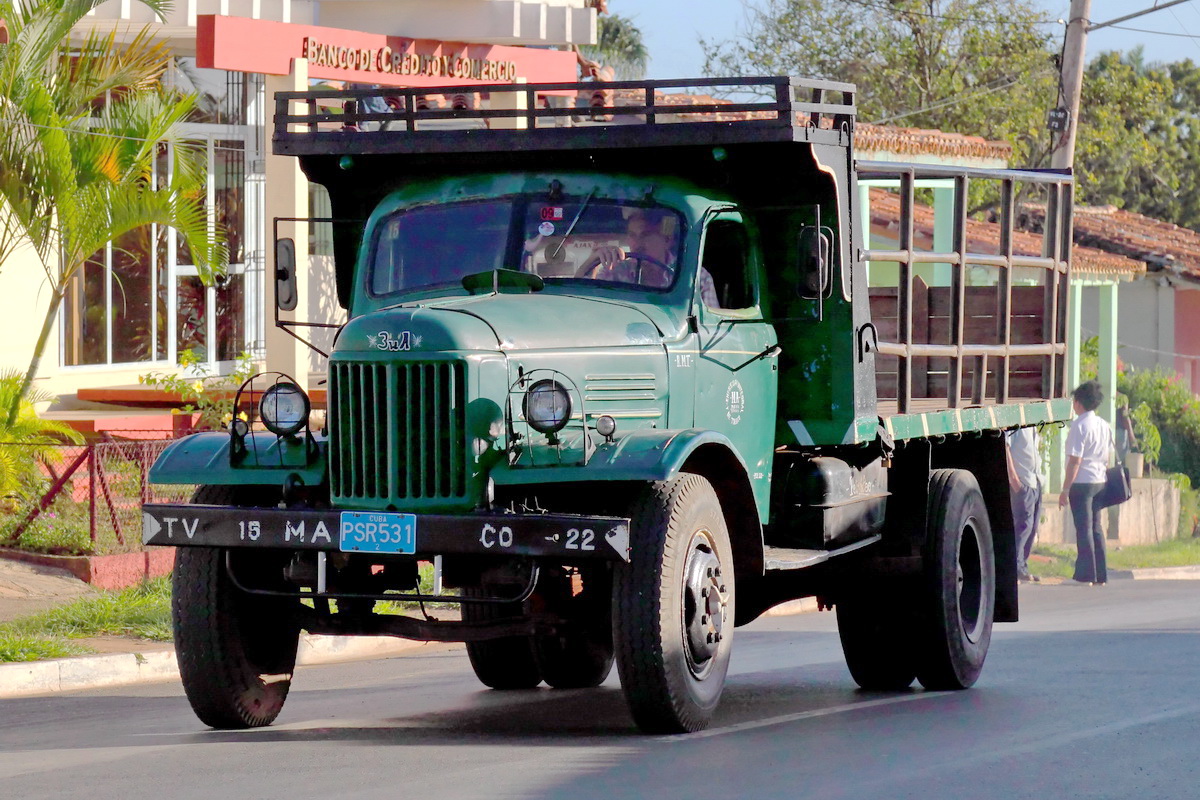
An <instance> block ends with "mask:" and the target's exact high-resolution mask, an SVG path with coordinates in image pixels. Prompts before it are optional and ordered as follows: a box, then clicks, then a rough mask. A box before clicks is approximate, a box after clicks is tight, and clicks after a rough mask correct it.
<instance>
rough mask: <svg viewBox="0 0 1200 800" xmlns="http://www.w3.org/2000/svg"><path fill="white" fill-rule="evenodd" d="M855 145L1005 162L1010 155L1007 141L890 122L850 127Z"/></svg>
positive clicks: (875, 148) (896, 151)
mask: <svg viewBox="0 0 1200 800" xmlns="http://www.w3.org/2000/svg"><path fill="white" fill-rule="evenodd" d="M854 132H855V137H856V141H855V146H856V147H857V148H858V149H859V150H875V151H882V152H887V153H895V154H896V155H934V156H944V157H947V158H963V157H969V158H995V159H1000V160H1002V161H1007V160H1008V159H1009V158H1011V157H1012V145H1011V144H1009V143H1008V142H992V141H988V140H987V139H985V138H983V137H982V136H966V135H964V134H961V133H946V132H945V131H939V130H926V129H923V128H897V127H893V126H891V125H870V124H868V123H865V122H860V123H858V124H857V125H855V126H854Z"/></svg>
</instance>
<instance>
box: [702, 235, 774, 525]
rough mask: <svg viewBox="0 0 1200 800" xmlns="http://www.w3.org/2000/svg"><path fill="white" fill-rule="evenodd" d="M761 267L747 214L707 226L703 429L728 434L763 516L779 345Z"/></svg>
mask: <svg viewBox="0 0 1200 800" xmlns="http://www.w3.org/2000/svg"><path fill="white" fill-rule="evenodd" d="M760 283H761V263H760V261H759V258H758V255H757V248H756V247H755V246H754V241H753V237H752V231H751V230H750V229H749V227H748V226H747V225H746V224H745V222H744V220H743V219H742V215H741V214H739V213H736V212H722V213H720V214H717V215H715V216H713V217H712V218H711V219H710V220H709V221H708V223H707V225H706V226H705V230H704V237H703V241H702V243H701V249H700V266H699V269H698V270H697V273H696V287H695V291H696V298H695V306H694V307H695V308H696V309H697V312H698V313H697V315H696V316H697V327H698V329H699V335H698V343H697V344H698V346H697V357H696V366H695V370H696V409H695V421H696V422H695V424H696V427H697V428H706V429H710V430H714V431H720V432H721V433H724V434H725V435H726V436H728V437H729V439H730V440H731V441H732V442H733V444H734V446H735V447H736V448H737V450H738V452H739V453H740V454H741V456H742V458H743V460H744V461H745V462H746V468H747V470H748V471H749V473H750V481H751V485H752V486H753V487H754V495H755V498H756V499H757V501H758V507H759V509H760V512H761V513H765V511H766V508H767V501H768V498H769V495H770V485H771V465H772V462H773V456H774V449H775V401H776V392H777V391H778V382H779V372H778V359H777V358H776V357H775V356H777V355H778V349H777V347H776V345H777V342H778V340H777V339H776V337H775V329H774V328H773V327H772V326H771V325H770V324H768V323H767V322H766V321H765V320H764V319H763V314H762V307H761V302H760Z"/></svg>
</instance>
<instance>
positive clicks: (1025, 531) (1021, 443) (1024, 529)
mask: <svg viewBox="0 0 1200 800" xmlns="http://www.w3.org/2000/svg"><path fill="white" fill-rule="evenodd" d="M1004 438H1005V444H1006V446H1007V447H1006V452H1007V455H1008V485H1009V488H1010V489H1011V490H1012V491H1011V493H1010V494H1009V499H1010V501H1011V503H1012V515H1013V533H1014V534H1015V536H1016V545H1017V580H1020V581H1025V582H1030V581H1037V578H1036V577H1034V576H1033V575H1031V574H1030V572H1029V556H1030V554H1031V553H1032V552H1033V542H1034V539H1036V538H1037V530H1038V522H1039V521H1040V519H1041V516H1042V474H1041V473H1042V470H1041V466H1042V455H1041V452H1040V450H1039V444H1040V443H1039V441H1038V432H1037V428H1033V427H1030V428H1017V429H1016V430H1012V431H1008V432H1006V433H1005V436H1004Z"/></svg>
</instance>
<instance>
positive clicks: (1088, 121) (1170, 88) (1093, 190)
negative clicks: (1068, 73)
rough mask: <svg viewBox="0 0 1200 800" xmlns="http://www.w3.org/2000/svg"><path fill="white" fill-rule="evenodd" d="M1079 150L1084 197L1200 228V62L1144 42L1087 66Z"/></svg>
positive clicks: (1077, 164)
mask: <svg viewBox="0 0 1200 800" xmlns="http://www.w3.org/2000/svg"><path fill="white" fill-rule="evenodd" d="M1079 119H1080V136H1079V143H1078V146H1077V148H1076V160H1075V164H1076V169H1077V171H1078V175H1079V197H1080V199H1081V200H1082V201H1083V202H1086V203H1090V204H1095V205H1107V204H1112V205H1115V206H1118V207H1121V208H1127V209H1129V210H1130V211H1136V212H1138V213H1140V214H1145V215H1147V216H1150V217H1154V218H1156V219H1164V220H1168V221H1170V222H1174V223H1176V224H1177V225H1183V226H1186V227H1190V228H1194V229H1198V230H1200V140H1197V137H1196V135H1195V133H1196V131H1197V130H1198V129H1200V67H1197V65H1196V64H1194V63H1193V62H1192V61H1191V60H1190V59H1188V60H1184V61H1179V62H1175V63H1171V64H1157V63H1147V62H1146V60H1145V57H1144V54H1143V52H1142V50H1141V49H1140V48H1137V49H1134V50H1132V51H1130V52H1128V53H1112V52H1109V53H1101V54H1100V55H1098V56H1096V57H1095V58H1094V59H1092V61H1091V62H1090V63H1089V64H1088V67H1087V71H1086V73H1085V77H1084V88H1083V97H1082V102H1081V108H1080V115H1079Z"/></svg>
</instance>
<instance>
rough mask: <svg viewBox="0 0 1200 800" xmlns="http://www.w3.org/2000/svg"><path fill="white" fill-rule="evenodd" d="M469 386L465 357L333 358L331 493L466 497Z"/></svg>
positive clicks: (338, 497) (396, 497)
mask: <svg viewBox="0 0 1200 800" xmlns="http://www.w3.org/2000/svg"><path fill="white" fill-rule="evenodd" d="M465 385H466V381H465V378H464V369H463V364H462V362H460V361H433V362H411V363H402V364H376V363H344V362H342V363H331V364H330V365H329V414H330V420H329V467H330V469H329V471H330V488H331V489H332V492H333V499H334V500H335V501H339V500H349V501H354V500H375V501H384V502H377V503H374V504H373V505H378V506H381V507H382V506H386V505H388V504H390V503H391V502H393V501H403V500H409V501H411V500H452V499H456V498H462V497H465V495H466V491H467V473H466V471H467V447H466V400H465Z"/></svg>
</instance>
